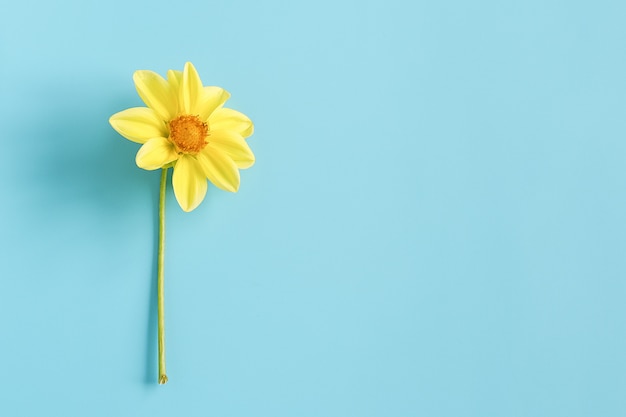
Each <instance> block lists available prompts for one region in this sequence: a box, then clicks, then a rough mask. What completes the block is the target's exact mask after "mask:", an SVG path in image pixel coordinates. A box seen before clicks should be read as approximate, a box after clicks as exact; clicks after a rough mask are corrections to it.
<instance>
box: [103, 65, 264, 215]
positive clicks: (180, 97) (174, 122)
mask: <svg viewBox="0 0 626 417" xmlns="http://www.w3.org/2000/svg"><path fill="white" fill-rule="evenodd" d="M133 80H134V81H135V87H136V88H137V92H138V93H139V96H140V97H141V99H142V100H143V102H144V103H145V104H146V106H147V107H134V108H130V109H127V110H124V111H121V112H119V113H116V114H114V115H113V116H111V118H110V119H109V123H111V126H113V128H114V129H115V130H116V131H117V132H118V133H119V134H120V135H122V136H124V137H125V138H126V139H128V140H131V141H133V142H137V143H141V144H142V146H141V148H140V149H139V151H138V152H137V157H136V158H135V161H136V163H137V166H139V167H140V168H143V169H147V170H155V169H159V168H163V167H166V166H173V167H174V173H173V175H172V185H173V187H174V195H175V196H176V200H177V201H178V204H180V207H181V208H182V209H183V210H185V211H191V210H193V209H195V208H196V207H198V205H199V204H200V203H201V202H202V200H203V199H204V196H205V195H206V191H207V178H208V179H209V180H210V181H211V182H212V183H213V184H214V185H215V186H217V187H219V188H221V189H223V190H226V191H231V192H236V191H237V190H238V189H239V170H240V169H245V168H248V167H250V166H252V165H253V164H254V154H253V153H252V151H251V150H250V147H249V146H248V144H247V143H246V141H245V138H247V137H248V136H250V135H252V132H253V130H254V126H253V125H252V122H251V121H250V119H249V118H248V117H246V116H245V115H244V114H242V113H240V112H238V111H235V110H232V109H229V108H225V107H223V106H224V103H225V102H226V100H228V98H229V97H230V94H229V93H228V92H226V91H225V90H224V89H222V88H220V87H208V86H202V81H201V80H200V77H199V76H198V73H197V71H196V69H195V68H194V66H193V65H192V64H191V63H190V62H187V63H186V64H185V68H184V70H183V71H182V72H181V71H175V70H169V71H168V72H167V80H166V79H164V78H163V77H161V76H160V75H159V74H157V73H155V72H152V71H147V70H140V71H136V72H135V74H134V76H133Z"/></svg>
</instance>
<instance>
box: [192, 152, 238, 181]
mask: <svg viewBox="0 0 626 417" xmlns="http://www.w3.org/2000/svg"><path fill="white" fill-rule="evenodd" d="M196 158H197V159H198V162H199V163H200V166H201V167H202V171H204V174H205V175H206V176H207V178H208V179H209V180H210V181H211V182H212V183H213V184H215V186H216V187H219V188H221V189H222V190H225V191H231V192H233V193H234V192H236V191H237V190H238V189H239V170H238V169H237V165H235V162H233V160H232V159H231V158H230V157H229V156H228V155H226V153H224V152H222V151H221V150H219V149H216V148H212V147H209V146H207V147H206V148H204V149H203V150H202V151H201V152H200V153H199V154H198V155H196Z"/></svg>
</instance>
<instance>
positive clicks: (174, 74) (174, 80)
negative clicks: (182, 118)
mask: <svg viewBox="0 0 626 417" xmlns="http://www.w3.org/2000/svg"><path fill="white" fill-rule="evenodd" d="M182 81H183V72H182V71H177V70H169V71H167V82H168V84H169V85H170V90H171V91H172V95H173V96H174V98H175V100H176V114H177V115H178V113H179V112H180V103H179V101H180V84H181V83H182Z"/></svg>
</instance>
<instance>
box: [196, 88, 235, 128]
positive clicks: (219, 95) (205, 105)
mask: <svg viewBox="0 0 626 417" xmlns="http://www.w3.org/2000/svg"><path fill="white" fill-rule="evenodd" d="M229 98H230V93H229V92H228V91H226V90H224V89H223V88H221V87H213V86H207V87H203V88H202V95H201V96H200V100H199V101H198V103H197V105H196V109H197V110H198V116H200V119H201V120H207V119H208V118H209V116H211V114H212V113H213V112H214V111H215V110H216V109H219V108H220V107H222V106H223V105H224V103H226V100H228V99H229Z"/></svg>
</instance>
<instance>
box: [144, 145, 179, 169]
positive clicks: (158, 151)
mask: <svg viewBox="0 0 626 417" xmlns="http://www.w3.org/2000/svg"><path fill="white" fill-rule="evenodd" d="M176 159H178V153H177V152H176V149H175V148H174V145H173V144H172V142H170V141H169V140H167V139H166V138H152V139H150V140H149V141H147V142H146V143H144V144H143V146H142V147H141V148H139V151H138V152H137V157H136V158H135V162H136V163H137V166H138V167H139V168H143V169H147V170H149V171H151V170H153V169H159V168H162V167H163V165H167V164H169V163H170V162H172V161H175V160H176Z"/></svg>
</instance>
